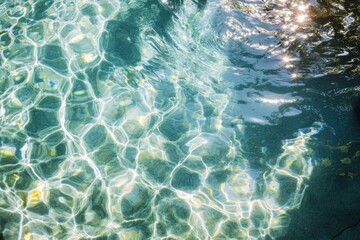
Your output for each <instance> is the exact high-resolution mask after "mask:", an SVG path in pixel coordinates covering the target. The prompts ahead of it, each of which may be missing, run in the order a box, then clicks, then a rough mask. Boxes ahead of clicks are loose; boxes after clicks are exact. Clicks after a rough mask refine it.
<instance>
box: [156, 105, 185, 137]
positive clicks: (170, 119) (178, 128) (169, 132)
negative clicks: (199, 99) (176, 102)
mask: <svg viewBox="0 0 360 240" xmlns="http://www.w3.org/2000/svg"><path fill="white" fill-rule="evenodd" d="M159 130H160V132H161V133H162V134H163V135H164V136H165V137H167V138H168V139H169V140H170V141H176V140H178V139H179V138H180V137H181V136H182V135H183V134H185V133H186V132H187V131H188V130H189V127H188V125H187V122H186V120H185V118H184V114H183V113H181V112H175V113H172V114H170V115H169V116H167V117H166V118H165V120H164V121H163V122H162V124H161V125H160V127H159Z"/></svg>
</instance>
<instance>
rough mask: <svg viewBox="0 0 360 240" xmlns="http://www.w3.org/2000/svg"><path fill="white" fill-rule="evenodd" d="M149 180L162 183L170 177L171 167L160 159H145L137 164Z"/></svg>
mask: <svg viewBox="0 0 360 240" xmlns="http://www.w3.org/2000/svg"><path fill="white" fill-rule="evenodd" d="M138 163H139V166H140V167H141V169H142V170H143V171H144V172H145V174H146V177H147V178H148V179H149V180H154V181H155V182H160V183H163V182H164V181H165V180H166V179H167V177H168V176H169V175H170V173H171V171H172V169H173V166H171V165H170V164H169V162H167V161H165V160H161V159H145V160H141V161H139V162H138Z"/></svg>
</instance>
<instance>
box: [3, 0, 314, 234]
mask: <svg viewBox="0 0 360 240" xmlns="http://www.w3.org/2000/svg"><path fill="white" fill-rule="evenodd" d="M221 7H222V5H221V3H217V2H216V1H209V2H208V3H207V4H206V5H205V4H204V3H196V2H195V1H187V0H185V1H155V0H141V1H131V0H122V1H115V0H114V1H113V0H92V1H88V0H62V1H61V0H38V1H33V0H29V1H20V0H15V1H1V3H0V26H1V28H0V29H1V33H0V37H1V45H0V49H1V57H0V63H1V67H0V178H1V182H0V230H1V231H2V235H3V236H4V238H5V239H27V240H28V239H261V238H264V239H273V238H276V237H277V236H280V235H281V234H282V233H283V231H284V229H285V228H286V226H287V224H288V223H289V219H288V217H287V215H286V212H287V211H288V210H290V209H293V208H296V207H297V206H298V205H299V204H300V202H301V198H302V196H303V193H304V190H305V188H306V187H305V184H304V181H305V180H306V179H307V178H308V177H309V176H310V174H311V170H312V164H311V158H310V156H309V152H308V150H307V147H306V144H307V142H308V141H309V140H310V138H311V136H312V135H313V134H315V133H316V132H317V131H318V129H319V128H320V126H318V127H316V126H315V127H313V128H309V129H305V130H301V131H299V133H298V134H297V135H296V137H295V138H294V139H292V140H288V141H284V143H283V152H282V153H281V154H279V156H278V158H277V161H275V163H274V164H269V166H267V168H266V170H264V171H263V172H255V171H253V169H251V167H250V164H249V160H247V158H246V154H244V153H242V151H241V135H242V132H243V129H244V124H243V120H241V119H240V118H234V117H233V115H234V114H233V113H231V114H230V113H229V112H230V110H231V108H229V107H228V106H229V98H230V95H229V94H228V92H227V90H226V87H225V86H224V83H223V81H222V73H223V72H224V71H225V70H226V68H227V57H226V56H225V54H224V53H223V52H222V51H221V50H220V49H219V48H218V46H217V44H212V41H216V39H214V36H213V35H212V29H211V24H209V23H210V22H211V17H212V16H213V15H214V14H215V13H216V11H217V9H219V8H221Z"/></svg>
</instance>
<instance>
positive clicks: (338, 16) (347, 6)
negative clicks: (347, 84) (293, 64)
mask: <svg viewBox="0 0 360 240" xmlns="http://www.w3.org/2000/svg"><path fill="white" fill-rule="evenodd" d="M317 2H318V5H317V6H316V5H315V6H310V7H309V10H308V14H309V17H310V18H311V21H312V22H311V23H310V24H309V27H310V28H309V30H308V32H309V33H310V35H309V36H310V37H309V38H308V41H307V42H308V44H309V45H311V47H312V49H311V51H310V52H308V53H307V55H311V57H310V58H313V59H314V60H315V61H316V59H318V60H319V59H324V62H326V64H323V65H322V66H323V67H325V68H326V69H327V70H326V72H325V73H340V72H343V71H347V70H350V71H353V72H356V73H359V70H360V68H359V67H358V65H359V54H360V7H359V4H358V3H355V2H354V1H352V0H317Z"/></svg>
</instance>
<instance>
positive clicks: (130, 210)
mask: <svg viewBox="0 0 360 240" xmlns="http://www.w3.org/2000/svg"><path fill="white" fill-rule="evenodd" d="M150 197H151V196H150V194H149V192H148V190H147V189H145V188H143V187H140V186H135V187H134V189H133V190H132V192H131V193H128V194H126V195H125V196H124V197H123V198H122V201H121V212H122V213H123V214H124V218H125V219H127V220H130V219H136V218H146V217H147V216H148V215H149V214H150V211H151V208H150V200H151V199H150Z"/></svg>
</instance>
